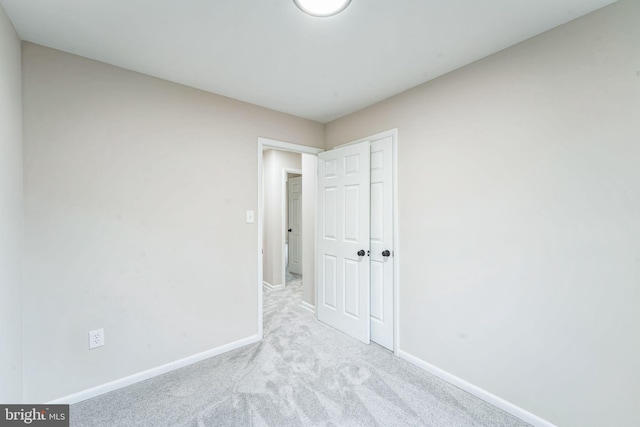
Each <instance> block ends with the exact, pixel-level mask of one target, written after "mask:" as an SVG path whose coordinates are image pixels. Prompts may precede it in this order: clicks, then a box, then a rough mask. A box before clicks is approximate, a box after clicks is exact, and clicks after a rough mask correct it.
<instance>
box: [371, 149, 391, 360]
mask: <svg viewBox="0 0 640 427" xmlns="http://www.w3.org/2000/svg"><path fill="white" fill-rule="evenodd" d="M392 168H393V142H392V138H391V137H387V138H384V139H380V140H377V141H373V142H372V143H371V341H375V342H376V343H378V344H380V345H381V346H383V347H386V348H388V349H389V350H393V268H394V262H393V260H394V258H393V169H392Z"/></svg>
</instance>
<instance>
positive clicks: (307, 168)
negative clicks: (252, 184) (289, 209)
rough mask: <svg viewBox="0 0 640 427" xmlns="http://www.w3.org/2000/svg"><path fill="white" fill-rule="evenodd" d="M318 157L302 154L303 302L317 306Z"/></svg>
mask: <svg viewBox="0 0 640 427" xmlns="http://www.w3.org/2000/svg"><path fill="white" fill-rule="evenodd" d="M316 163H317V157H316V156H315V155H312V154H302V301H304V302H306V303H308V304H310V305H315V302H316V294H315V277H316V274H315V256H316V255H315V238H316V237H315V236H316V231H315V218H316Z"/></svg>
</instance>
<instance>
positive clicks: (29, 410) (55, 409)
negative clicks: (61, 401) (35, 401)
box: [0, 405, 69, 427]
mask: <svg viewBox="0 0 640 427" xmlns="http://www.w3.org/2000/svg"><path fill="white" fill-rule="evenodd" d="M5 426H7V427H16V426H37V427H69V405H0V427H5Z"/></svg>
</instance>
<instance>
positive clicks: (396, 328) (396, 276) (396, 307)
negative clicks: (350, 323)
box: [315, 128, 400, 356]
mask: <svg viewBox="0 0 640 427" xmlns="http://www.w3.org/2000/svg"><path fill="white" fill-rule="evenodd" d="M388 137H391V145H392V147H393V148H392V153H393V162H392V165H393V175H392V176H393V186H392V188H393V353H394V354H395V355H396V356H397V355H398V351H399V349H400V322H399V317H400V244H399V242H400V232H399V231H400V227H399V225H398V224H399V222H398V128H394V129H390V130H387V131H384V132H379V133H376V134H374V135H371V136H367V137H364V138H360V139H357V140H355V141H351V142H347V143H345V144H340V145H336V146H335V147H333V148H331V149H332V150H333V149H335V148H341V147H346V146H348V145H353V144H358V143H360V142H365V141H370V142H374V141H376V140H378V139H383V138H388ZM316 227H317V225H316ZM316 232H317V230H316ZM317 243H318V240H317V239H316V254H317V253H318V250H317V249H318V248H317ZM316 268H317V267H316ZM315 292H316V304H317V301H318V287H317V286H316V287H315ZM316 312H317V311H316ZM316 316H317V314H316Z"/></svg>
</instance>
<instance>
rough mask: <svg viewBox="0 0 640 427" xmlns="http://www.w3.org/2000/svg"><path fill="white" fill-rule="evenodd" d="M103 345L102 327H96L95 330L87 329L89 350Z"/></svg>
mask: <svg viewBox="0 0 640 427" xmlns="http://www.w3.org/2000/svg"><path fill="white" fill-rule="evenodd" d="M103 345H104V329H102V328H101V329H96V330H95V331H89V350H93V349H94V348H97V347H102V346H103Z"/></svg>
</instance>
